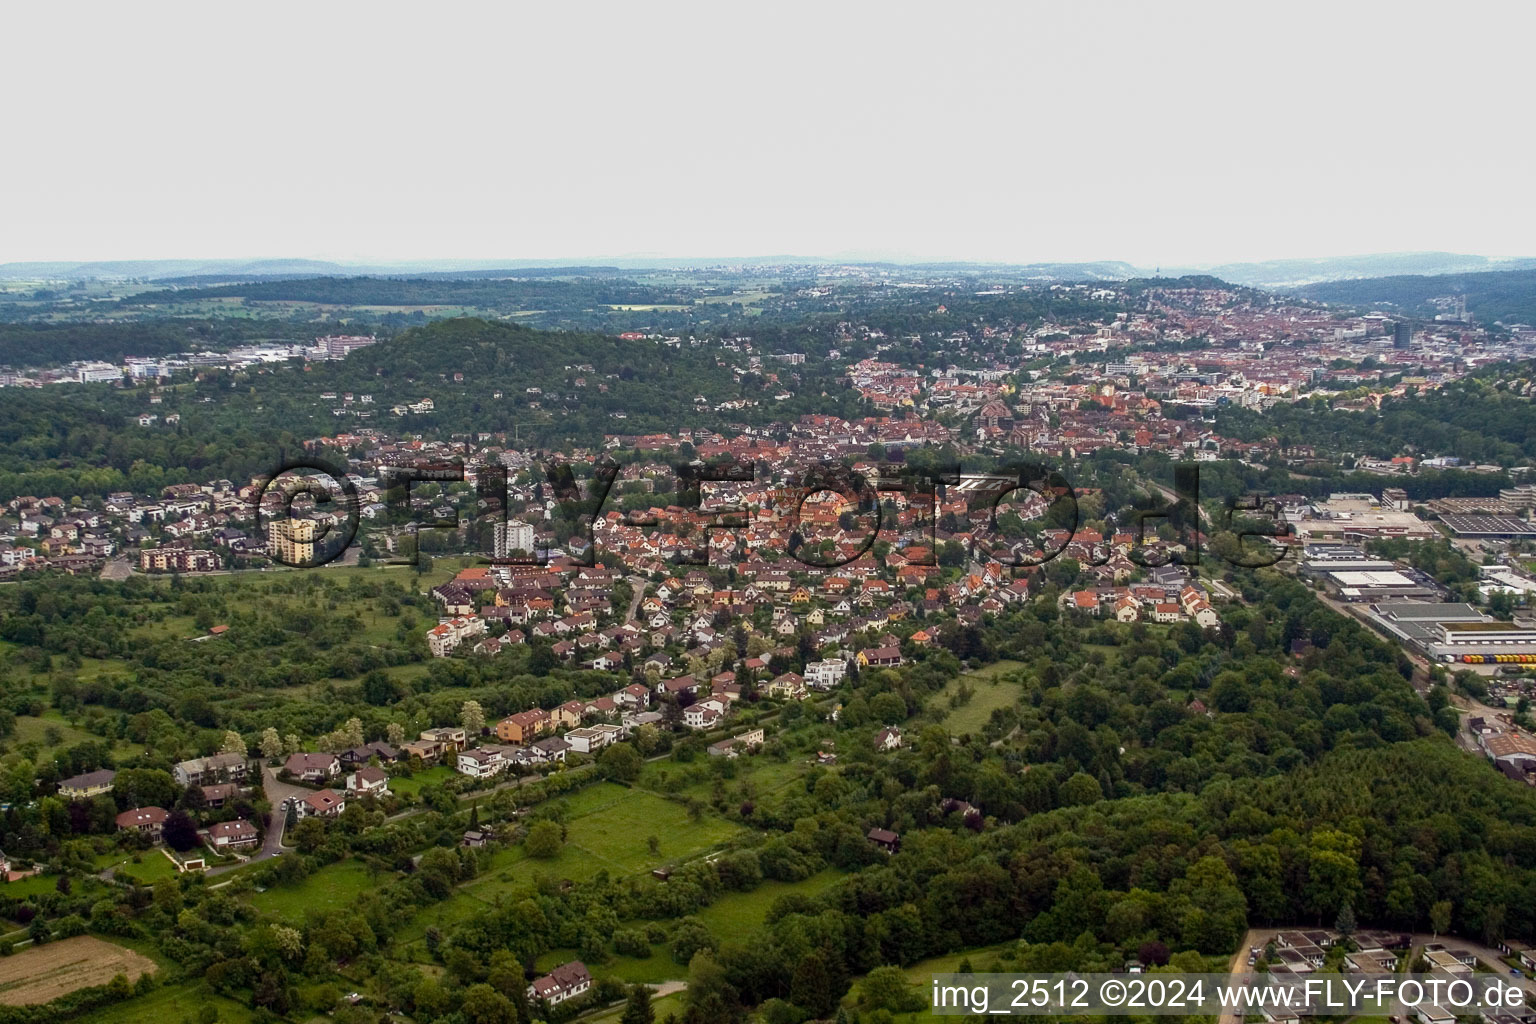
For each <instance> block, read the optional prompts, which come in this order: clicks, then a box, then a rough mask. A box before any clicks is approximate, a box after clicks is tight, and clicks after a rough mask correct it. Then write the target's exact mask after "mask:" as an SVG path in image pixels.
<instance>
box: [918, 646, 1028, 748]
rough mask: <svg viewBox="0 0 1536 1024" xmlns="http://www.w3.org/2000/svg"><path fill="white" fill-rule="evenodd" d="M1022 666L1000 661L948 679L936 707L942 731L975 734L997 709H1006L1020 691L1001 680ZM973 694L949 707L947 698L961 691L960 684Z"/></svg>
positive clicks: (1010, 683) (1008, 682) (1013, 662)
mask: <svg viewBox="0 0 1536 1024" xmlns="http://www.w3.org/2000/svg"><path fill="white" fill-rule="evenodd" d="M1022 668H1024V666H1023V665H1022V664H1021V663H1020V662H1017V661H999V662H995V663H993V664H991V665H988V666H986V667H985V668H979V669H977V670H976V671H974V672H966V673H963V674H962V675H960V676H958V677H956V678H955V679H953V680H951V681H950V683H949V685H948V686H946V687H944V689H943V691H942V692H941V693H940V694H939V695H938V697H937V704H936V705H935V706H936V707H937V708H939V709H940V710H941V711H943V712H945V714H944V728H946V729H948V730H949V731H950V732H951V733H953V734H955V735H957V736H958V735H964V734H966V733H978V732H980V731H981V730H982V727H983V726H985V725H986V724H987V719H989V718H990V717H991V716H992V712H993V711H995V710H996V709H997V708H1005V707H1008V706H1009V705H1011V704H1013V703H1014V702H1015V701H1017V700H1018V699H1019V696H1020V690H1019V688H1018V686H1016V685H1014V684H1013V683H1012V682H1010V681H1009V680H1007V679H1004V678H1003V677H1004V676H1006V675H1008V674H1009V673H1010V672H1014V671H1017V670H1019V669H1022ZM962 684H964V685H968V686H970V687H971V689H972V690H974V691H975V695H974V696H973V697H971V699H970V700H969V701H967V702H966V703H964V704H961V705H960V706H959V707H956V708H951V707H950V706H949V699H950V697H952V696H953V695H954V694H956V693H958V692H959V691H960V687H961V685H962Z"/></svg>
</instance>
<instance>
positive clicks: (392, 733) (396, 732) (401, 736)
mask: <svg viewBox="0 0 1536 1024" xmlns="http://www.w3.org/2000/svg"><path fill="white" fill-rule="evenodd" d="M384 738H385V739H387V740H389V745H390V746H392V747H398V746H399V745H400V744H402V743H404V742H405V726H403V725H401V724H400V723H399V722H390V723H389V724H388V725H386V726H385V727H384Z"/></svg>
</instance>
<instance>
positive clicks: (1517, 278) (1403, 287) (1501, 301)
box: [1297, 270, 1536, 324]
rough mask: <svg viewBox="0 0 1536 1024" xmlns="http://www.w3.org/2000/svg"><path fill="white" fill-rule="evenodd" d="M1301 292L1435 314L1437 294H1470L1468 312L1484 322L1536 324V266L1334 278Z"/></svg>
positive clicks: (1317, 298) (1323, 299)
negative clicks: (1434, 303)
mask: <svg viewBox="0 0 1536 1024" xmlns="http://www.w3.org/2000/svg"><path fill="white" fill-rule="evenodd" d="M1297 294H1299V295H1301V296H1302V297H1304V298H1308V299H1313V300H1315V301H1318V302H1332V303H1338V304H1341V305H1347V306H1386V305H1390V306H1391V307H1393V308H1395V309H1397V310H1401V311H1402V312H1404V313H1409V314H1412V315H1415V316H1430V315H1433V314H1434V313H1435V312H1436V307H1434V306H1432V305H1431V302H1430V300H1432V299H1438V298H1446V297H1454V296H1460V295H1465V296H1466V298H1467V311H1468V312H1470V313H1472V314H1474V315H1475V316H1476V317H1477V318H1478V319H1479V320H1481V321H1485V322H1493V321H1495V320H1499V321H1503V322H1504V323H1506V324H1509V323H1525V324H1536V270H1492V271H1487V272H1485V273H1475V274H1437V275H1433V276H1428V277H1425V276H1419V275H1416V274H1405V275H1402V276H1399V277H1371V278H1365V279H1363V280H1358V281H1329V282H1327V283H1326V284H1314V285H1308V286H1307V287H1305V288H1301V289H1298V290H1297Z"/></svg>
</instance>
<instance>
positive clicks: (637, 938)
mask: <svg viewBox="0 0 1536 1024" xmlns="http://www.w3.org/2000/svg"><path fill="white" fill-rule="evenodd" d="M613 948H614V949H616V950H618V951H619V952H620V953H622V954H624V955H625V956H632V957H636V958H638V959H641V960H643V959H645V958H646V957H648V956H650V955H651V944H650V942H649V941H647V940H646V937H645V933H644V932H642V931H640V930H639V929H638V928H620V929H619V930H618V931H616V932H614V933H613Z"/></svg>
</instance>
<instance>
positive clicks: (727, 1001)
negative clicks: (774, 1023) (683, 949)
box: [683, 951, 746, 1024]
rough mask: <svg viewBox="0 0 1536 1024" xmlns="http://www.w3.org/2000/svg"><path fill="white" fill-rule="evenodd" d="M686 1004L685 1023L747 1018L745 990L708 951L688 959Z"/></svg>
mask: <svg viewBox="0 0 1536 1024" xmlns="http://www.w3.org/2000/svg"><path fill="white" fill-rule="evenodd" d="M683 1007H684V1008H683V1024H737V1022H740V1021H742V1020H744V1019H745V1018H746V1010H745V1008H744V1007H743V1006H742V1005H741V994H740V993H739V992H737V990H736V986H734V985H732V984H731V983H730V981H729V980H728V979H727V978H726V976H725V971H724V969H723V968H721V966H720V965H719V964H717V963H716V962H715V960H714V958H713V957H711V956H710V955H709V953H708V952H707V951H706V952H699V953H696V954H695V955H694V957H693V959H692V960H690V961H689V962H688V988H687V990H686V991H685V992H684V993H683Z"/></svg>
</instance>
